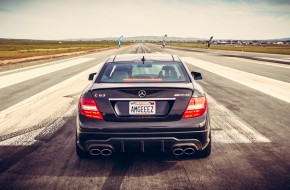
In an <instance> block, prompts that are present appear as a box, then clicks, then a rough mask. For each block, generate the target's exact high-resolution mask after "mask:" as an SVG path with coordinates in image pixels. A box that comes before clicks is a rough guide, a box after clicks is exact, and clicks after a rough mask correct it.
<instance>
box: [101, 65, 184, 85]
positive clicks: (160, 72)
mask: <svg viewBox="0 0 290 190" xmlns="http://www.w3.org/2000/svg"><path fill="white" fill-rule="evenodd" d="M186 73H187V72H186V70H185V68H184V66H183V65H182V63H178V62H145V63H143V62H130V63H127V62H122V63H120V62H119V63H118V62H117V63H106V64H105V65H104V67H103V69H102V70H101V72H100V75H99V76H98V78H97V81H96V82H99V83H130V82H137V83H138V82H142V83H156V82H157V83H162V82H189V78H188V75H187V74H186Z"/></svg>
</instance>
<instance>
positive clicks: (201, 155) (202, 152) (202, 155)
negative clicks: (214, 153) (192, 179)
mask: <svg viewBox="0 0 290 190" xmlns="http://www.w3.org/2000/svg"><path fill="white" fill-rule="evenodd" d="M210 154H211V133H210V135H209V143H208V145H207V146H206V148H205V149H203V150H200V151H198V152H197V158H206V157H208V156H209V155H210Z"/></svg>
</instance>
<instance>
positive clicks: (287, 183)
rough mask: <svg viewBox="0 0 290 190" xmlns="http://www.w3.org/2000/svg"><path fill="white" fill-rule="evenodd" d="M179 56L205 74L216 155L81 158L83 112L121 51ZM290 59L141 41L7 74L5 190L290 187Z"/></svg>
mask: <svg viewBox="0 0 290 190" xmlns="http://www.w3.org/2000/svg"><path fill="white" fill-rule="evenodd" d="M126 53H170V54H176V55H178V56H180V58H181V59H182V60H183V61H184V62H186V63H187V65H188V67H189V69H190V70H191V71H198V72H201V73H202V76H203V80H201V81H198V82H199V83H200V84H201V85H202V86H203V88H204V89H205V91H206V93H207V96H208V102H209V109H210V114H211V126H212V136H213V146H212V154H211V155H210V156H209V157H208V158H204V159H197V158H193V159H189V158H184V157H180V158H175V157H171V156H169V155H163V154H150V153H134V154H133V153H131V154H117V155H114V156H112V157H109V158H105V157H99V158H92V159H79V158H78V157H77V155H76V153H75V122H76V121H75V114H76V107H77V101H78V97H79V95H80V93H81V92H82V90H83V89H84V88H85V87H86V86H87V85H88V84H89V83H90V82H89V81H88V80H87V78H88V75H89V73H91V72H95V71H98V69H100V67H101V65H102V63H103V62H104V61H105V60H106V59H107V58H108V57H109V56H110V55H114V54H126ZM289 62H290V56H285V55H271V54H258V53H246V52H225V51H213V50H191V49H183V48H169V47H168V48H161V47H160V46H157V45H153V44H135V45H132V46H129V47H124V48H120V49H114V50H108V51H104V52H98V53H93V54H88V55H84V56H80V57H75V58H70V59H64V60H60V61H56V62H52V63H48V64H45V65H38V66H33V67H29V68H24V69H18V70H13V71H8V72H2V73H0V122H1V127H0V189H1V190H4V189H290V127H289V126H290V104H289V103H290V65H289Z"/></svg>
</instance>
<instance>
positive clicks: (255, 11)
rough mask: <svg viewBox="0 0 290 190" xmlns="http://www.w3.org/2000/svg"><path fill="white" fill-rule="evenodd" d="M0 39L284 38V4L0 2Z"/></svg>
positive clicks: (288, 9)
mask: <svg viewBox="0 0 290 190" xmlns="http://www.w3.org/2000/svg"><path fill="white" fill-rule="evenodd" d="M0 28H1V30H0V38H28V39H50V40H52V39H70V38H99V37H119V36H120V35H124V36H125V37H126V36H155V35H157V36H162V35H164V34H168V36H176V37H197V38H208V37H209V36H212V35H213V36H214V37H215V38H216V39H217V38H218V39H271V38H283V37H290V1H289V0H288V1H286V0H277V1H270V0H267V1H261V0H260V1H258V0H237V1H234V0H223V1H214V0H204V1H197V0H146V1H145V0H0Z"/></svg>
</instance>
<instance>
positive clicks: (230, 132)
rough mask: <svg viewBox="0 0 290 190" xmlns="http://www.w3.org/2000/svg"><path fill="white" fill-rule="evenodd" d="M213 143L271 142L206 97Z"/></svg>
mask: <svg viewBox="0 0 290 190" xmlns="http://www.w3.org/2000/svg"><path fill="white" fill-rule="evenodd" d="M207 100H208V102H209V110H210V120H211V122H210V124H211V127H212V134H213V142H218V143H268V142H271V141H270V140H269V139H268V138H266V137H265V136H263V135H262V134H261V133H259V132H258V131H257V130H255V129H254V128H252V127H251V126H250V125H248V124H247V123H246V122H244V121H243V120H242V119H240V118H239V117H238V116H236V115H235V114H234V113H233V112H232V111H230V110H229V109H228V108H226V107H225V106H223V105H222V104H220V103H218V102H217V101H216V100H215V99H213V98H212V97H211V96H210V95H207Z"/></svg>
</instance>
